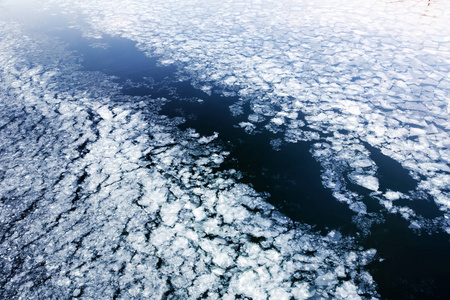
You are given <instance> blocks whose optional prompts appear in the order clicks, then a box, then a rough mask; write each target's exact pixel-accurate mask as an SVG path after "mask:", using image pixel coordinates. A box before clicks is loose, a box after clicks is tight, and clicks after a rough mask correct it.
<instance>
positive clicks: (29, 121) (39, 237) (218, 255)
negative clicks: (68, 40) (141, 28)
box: [0, 3, 377, 299]
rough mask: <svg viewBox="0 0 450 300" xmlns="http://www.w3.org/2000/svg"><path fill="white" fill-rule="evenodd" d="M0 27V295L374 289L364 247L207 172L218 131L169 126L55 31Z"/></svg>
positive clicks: (361, 292)
mask: <svg viewBox="0 0 450 300" xmlns="http://www.w3.org/2000/svg"><path fill="white" fill-rule="evenodd" d="M130 7H133V5H132V4H131V3H130ZM135 8H138V7H135ZM156 8H157V6H156ZM1 18H4V17H3V16H2V17H1ZM173 20H174V22H175V19H173ZM116 25H117V26H115V27H114V29H119V28H120V26H125V25H126V26H127V27H128V26H131V25H132V22H131V23H130V20H128V19H124V20H123V21H122V22H121V23H120V24H116ZM0 36H2V38H1V40H0V66H1V68H0V108H1V109H0V122H1V125H0V141H1V143H0V153H1V156H0V176H1V177H0V178H1V180H0V199H1V200H0V224H1V225H0V285H1V289H0V297H1V298H5V299H6V298H8V299H11V298H12V299H15V298H16V299H20V298H38V299H47V298H48V299H51V298H67V297H74V298H86V299H90V298H95V299H102V298H117V299H119V298H120V299H130V298H137V299H140V298H147V299H162V298H167V297H168V298H173V299H198V298H208V299H236V298H239V297H247V298H252V299H291V298H292V297H294V298H295V299H307V298H310V297H317V298H329V297H332V298H337V299H349V298H354V299H362V298H369V299H370V298H375V297H376V296H377V293H376V284H375V283H374V282H373V279H372V277H371V276H370V274H369V273H368V272H367V271H366V270H365V267H364V266H365V265H367V264H368V263H369V262H370V260H371V259H372V258H373V257H374V256H375V254H376V253H375V251H374V250H363V249H361V248H360V247H357V246H356V245H354V244H353V242H352V241H351V240H350V239H348V238H346V237H343V236H342V235H340V234H339V233H338V232H336V231H332V232H330V233H329V234H328V235H327V236H322V235H320V234H318V233H315V232H314V231H312V230H311V229H310V228H309V227H308V226H306V225H302V224H298V223H293V222H292V221H290V220H289V219H287V218H286V217H284V216H283V215H281V214H280V213H279V212H278V211H277V210H276V209H274V207H272V206H271V205H269V204H268V203H266V202H265V201H264V198H263V197H262V195H260V194H258V193H257V192H255V191H254V190H253V189H252V188H251V187H249V186H248V185H245V184H241V183H239V182H238V180H237V179H236V178H235V177H234V176H233V174H234V173H235V171H233V170H228V171H227V170H223V171H218V170H217V166H218V165H219V164H220V163H221V162H222V161H223V159H224V157H226V156H227V155H228V153H227V152H226V151H223V150H222V148H221V147H220V146H219V145H218V144H217V143H215V142H214V140H215V139H216V138H217V137H218V135H217V134H213V135H212V136H209V137H206V136H201V135H199V134H198V133H196V132H195V131H194V130H186V131H180V130H179V129H178V128H177V127H176V124H177V121H174V120H171V119H169V118H167V117H165V116H162V115H159V113H158V111H159V109H160V107H161V105H162V104H163V103H164V102H165V99H151V98H149V97H128V96H124V95H121V94H120V86H119V85H118V84H116V83H114V82H113V81H112V80H111V78H109V77H107V76H105V75H103V74H101V73H99V72H87V71H81V70H80V67H79V66H78V65H77V64H76V57H75V56H74V55H73V54H72V53H70V52H68V51H66V50H65V49H64V48H63V46H61V45H60V44H59V43H58V42H57V41H55V40H53V39H50V38H48V37H45V36H37V37H36V36H34V35H32V34H30V35H24V32H23V31H22V30H21V28H20V26H18V25H16V24H15V23H13V22H11V21H10V20H7V21H5V20H3V19H0ZM371 184H372V183H371Z"/></svg>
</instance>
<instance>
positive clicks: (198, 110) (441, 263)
mask: <svg viewBox="0 0 450 300" xmlns="http://www.w3.org/2000/svg"><path fill="white" fill-rule="evenodd" d="M52 18H53V19H52ZM41 25H42V27H41V28H40V29H39V30H44V31H46V32H47V33H50V34H52V35H54V36H57V37H59V38H60V39H61V40H63V41H65V42H67V43H68V45H69V46H68V47H69V49H71V50H76V51H77V52H78V54H79V55H81V56H82V57H83V63H82V65H83V68H84V69H85V70H94V71H101V72H104V73H106V74H108V75H114V76H117V81H118V82H120V83H122V84H125V88H124V89H123V91H122V92H123V93H124V94H127V95H148V96H151V97H165V98H167V99H169V100H171V102H169V103H168V104H166V105H165V106H164V107H163V110H162V112H161V113H162V114H166V115H168V116H169V117H178V116H182V117H184V118H185V119H186V122H185V123H183V124H182V125H180V127H181V128H182V129H185V128H194V129H195V130H196V131H197V132H199V133H200V134H202V135H211V134H213V133H214V132H218V133H219V142H220V143H221V144H222V145H223V147H225V149H226V150H228V151H230V153H231V154H230V157H229V158H228V159H227V161H226V162H225V163H224V164H223V166H222V168H234V169H236V170H238V171H240V172H241V173H242V181H243V182H245V183H248V184H250V185H252V186H253V187H254V188H255V189H256V190H257V191H259V192H267V193H269V194H270V196H269V198H268V201H269V202H270V203H271V204H273V205H274V206H275V207H277V208H278V209H279V210H280V211H281V212H283V213H284V214H285V215H287V216H288V217H290V218H291V219H293V220H295V221H299V222H302V223H307V224H310V225H313V226H314V227H315V228H316V229H317V230H319V231H321V232H323V233H326V232H327V231H329V230H332V229H338V230H340V231H341V232H342V233H344V234H347V235H351V236H354V237H355V239H356V240H357V242H358V244H360V245H361V246H363V247H364V248H372V247H373V248H375V249H376V250H377V251H378V255H379V258H382V259H380V260H377V261H375V262H373V263H371V264H370V266H369V269H370V271H371V274H372V275H373V277H374V279H375V281H376V282H377V283H378V285H379V289H378V290H379V293H380V294H381V296H382V298H386V299H450V285H449V284H448V279H449V278H450V271H449V270H450V259H449V254H450V243H449V240H448V235H446V234H443V233H433V234H431V235H428V234H422V235H418V234H416V233H414V232H413V231H412V230H411V229H409V228H408V226H409V223H408V222H406V221H405V220H403V219H401V218H400V217H399V216H397V215H392V214H385V213H383V214H382V217H383V219H384V222H383V223H381V224H373V226H372V227H371V229H370V234H364V233H363V232H362V231H361V230H360V229H359V228H358V226H357V225H356V224H355V223H354V222H352V218H353V217H355V213H353V212H352V211H351V210H349V209H348V207H347V205H344V204H341V203H339V202H338V201H336V200H335V199H334V198H333V197H332V195H331V192H330V190H328V189H325V188H323V186H322V183H321V178H320V172H321V168H320V165H319V163H318V162H316V160H314V159H313V158H312V156H311V154H310V152H309V151H310V146H311V145H310V143H297V144H286V145H283V146H282V147H281V150H280V151H275V150H274V149H273V148H272V146H271V145H270V140H272V139H274V138H277V137H278V136H277V135H276V134H273V133H270V132H267V131H263V132H261V133H258V134H255V135H250V134H247V133H245V132H244V130H243V129H242V128H237V127H236V125H237V124H238V123H239V122H241V121H245V120H246V115H247V113H248V107H245V106H244V108H245V109H246V110H247V111H244V114H243V115H242V116H238V117H233V116H232V114H231V113H230V110H229V106H230V105H231V104H233V103H235V102H237V101H238V100H239V99H237V98H235V97H223V96H221V95H220V94H219V93H213V94H212V95H208V94H206V93H204V92H202V91H201V90H198V89H196V88H194V87H193V86H192V84H191V83H190V82H189V81H181V82H180V81H178V78H177V76H176V71H177V69H176V67H174V66H172V67H161V66H158V63H157V58H149V57H147V56H145V55H144V54H143V53H142V52H140V51H139V50H137V48H136V47H135V43H134V42H131V41H129V40H126V39H122V38H117V37H105V38H104V39H102V40H99V41H96V40H86V39H83V38H82V36H81V33H80V32H79V31H78V30H75V29H67V28H66V27H65V26H66V24H65V23H64V20H62V19H59V18H57V17H48V18H46V19H45V22H43V23H42V24H41ZM35 30H36V29H35ZM95 42H101V43H105V44H106V45H107V46H108V47H106V48H101V47H99V48H93V47H91V46H90V45H91V44H93V43H95ZM149 78H151V79H149ZM196 99H202V100H203V101H202V102H199V101H197V100H196ZM366 147H367V148H368V149H369V151H370V152H371V157H372V159H373V160H374V161H375V162H376V164H377V166H378V167H379V170H378V177H379V180H380V187H381V188H382V189H386V188H389V189H392V190H397V191H402V192H405V193H408V192H409V191H411V190H414V189H415V187H416V185H417V183H416V182H415V180H413V179H412V178H411V177H410V176H409V174H408V172H407V171H406V170H405V169H403V168H402V167H401V165H400V164H399V163H397V162H396V161H394V160H392V159H391V158H389V157H386V156H384V155H383V154H382V153H381V152H380V151H379V150H377V149H375V148H373V147H370V146H369V145H366ZM350 188H351V189H352V190H354V191H356V192H358V193H359V194H360V195H364V196H365V198H364V200H363V201H364V202H365V204H366V205H367V206H368V210H369V211H373V212H379V211H380V209H381V207H380V205H379V204H378V203H377V202H375V201H374V200H373V199H372V198H371V197H370V196H369V195H368V191H367V190H365V189H364V188H361V187H357V186H351V185H350ZM407 202H408V201H407ZM404 204H405V205H408V206H410V207H413V208H414V209H415V210H416V211H418V212H420V213H421V214H422V215H424V216H425V217H429V218H432V217H436V216H440V215H441V213H440V212H439V210H438V209H437V207H436V206H435V204H434V203H433V202H432V201H430V199H422V200H420V201H419V200H418V201H414V202H413V201H409V202H408V203H404Z"/></svg>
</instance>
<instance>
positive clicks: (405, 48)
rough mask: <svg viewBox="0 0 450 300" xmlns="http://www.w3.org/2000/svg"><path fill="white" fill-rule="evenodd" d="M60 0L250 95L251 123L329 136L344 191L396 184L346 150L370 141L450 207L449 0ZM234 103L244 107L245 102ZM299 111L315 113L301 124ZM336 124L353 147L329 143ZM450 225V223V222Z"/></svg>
mask: <svg viewBox="0 0 450 300" xmlns="http://www.w3.org/2000/svg"><path fill="white" fill-rule="evenodd" d="M49 3H57V4H59V5H60V7H62V8H63V9H65V10H66V12H70V13H71V14H81V15H82V16H83V17H84V18H85V20H86V21H87V23H88V24H89V26H87V27H89V28H87V27H86V28H83V30H86V31H92V32H97V33H104V34H109V35H113V36H114V35H120V36H122V37H125V38H128V39H132V40H134V41H137V42H138V43H139V49H141V50H143V51H145V52H146V53H147V54H149V55H157V56H161V57H162V58H161V61H162V62H169V63H171V64H177V65H178V67H179V68H180V70H182V72H184V73H186V74H187V75H188V76H190V77H191V78H193V79H194V80H196V81H199V82H202V83H201V84H202V85H203V86H220V87H221V88H222V89H223V91H222V92H223V94H224V95H237V96H239V97H241V99H242V101H247V102H249V103H250V107H251V109H252V110H253V111H252V112H251V114H250V115H249V119H248V120H249V123H253V125H254V126H255V128H253V126H251V125H250V124H247V123H241V124H240V126H241V127H242V128H243V129H244V130H245V131H247V132H249V133H254V132H255V131H258V130H259V129H260V128H261V129H264V128H266V129H267V130H269V131H271V132H274V133H280V132H283V133H285V135H286V138H285V141H286V142H294V143H295V142H302V141H317V140H319V141H318V143H319V144H315V145H314V146H313V147H312V150H311V151H312V153H313V155H314V157H315V158H316V159H317V160H318V161H319V162H320V164H321V165H322V167H323V168H324V169H323V176H322V177H323V180H324V185H325V186H327V187H329V188H331V189H332V190H333V194H334V195H336V199H337V200H339V201H344V202H347V203H349V205H351V204H352V203H356V202H358V201H359V200H356V199H357V198H358V197H357V195H356V196H355V195H353V194H354V193H355V192H354V191H353V190H352V187H351V186H350V184H351V183H352V184H357V185H359V186H362V187H365V188H367V189H368V190H371V191H379V192H381V193H383V192H386V190H383V189H385V188H384V187H382V186H380V185H379V184H378V183H377V179H376V178H377V173H376V172H377V168H376V165H373V162H371V166H368V167H358V166H356V167H355V166H354V165H353V164H352V161H353V159H352V158H350V157H348V156H346V155H345V154H350V153H352V152H354V150H353V149H354V148H358V149H359V148H360V147H362V148H366V147H365V145H364V143H368V144H369V145H371V146H372V147H375V148H377V149H379V150H381V152H382V153H383V154H384V155H386V156H388V157H391V158H393V159H395V160H396V161H397V162H399V163H401V165H402V166H403V168H405V169H407V170H408V171H409V173H410V176H412V177H413V178H414V179H415V180H417V181H418V187H417V189H418V190H421V191H425V192H426V193H427V194H428V195H429V196H430V197H432V198H433V199H434V201H435V203H436V204H437V205H438V206H439V208H440V209H441V211H442V214H445V215H446V216H448V214H449V213H450V202H449V198H450V194H449V193H450V186H449V182H450V181H449V180H448V176H449V171H448V170H447V169H448V166H449V164H450V158H449V157H450V154H449V147H448V145H449V143H450V135H449V125H448V124H449V110H450V105H449V101H448V98H449V93H450V90H449V87H450V77H449V76H448V74H449V69H450V65H449V64H450V63H449V61H448V56H449V49H450V46H449V43H450V41H449V39H448V36H449V31H448V28H450V24H449V22H450V21H449V20H450V6H449V5H448V4H447V3H446V1H432V3H430V5H428V3H427V2H426V1H396V2H395V1H387V0H382V1H378V0H370V1H364V2H361V1H356V2H355V1H350V0H338V1H325V0H319V1H314V2H311V1H295V2H293V1H288V0H286V1H263V2H251V3H248V1H231V2H223V1H208V2H198V1H183V2H182V3H180V2H179V1H167V0H164V1H152V4H151V5H149V4H148V2H146V1H143V0H132V1H127V2H120V1H117V3H115V5H111V4H110V2H109V1H95V2H92V1H84V0H77V1H73V2H71V3H70V5H68V4H67V3H66V2H64V1H58V0H55V1H50V2H49ZM48 5H50V4H48ZM263 24H264V25H263ZM231 109H232V112H233V114H234V115H240V114H243V110H242V105H237V106H236V105H235V106H232V107H231ZM299 113H301V114H302V115H303V116H304V121H306V124H305V126H304V127H302V128H295V127H292V126H291V125H290V124H291V123H290V120H295V119H296V116H297V114H299ZM263 118H267V122H264V120H263ZM259 123H260V124H259ZM341 131H345V132H348V133H349V134H348V135H345V134H344V135H338V134H337V133H339V132H341ZM330 135H332V136H333V138H332V139H333V141H332V143H333V144H342V145H343V148H342V151H341V150H333V149H332V148H330V149H326V150H325V148H324V147H325V144H329V143H330V142H331V140H330V137H329V136H330ZM319 148H322V150H320V151H319ZM321 151H322V152H321ZM323 151H325V152H323ZM358 151H359V152H360V153H361V155H363V156H366V159H364V160H365V161H370V157H368V155H367V151H365V150H358ZM319 153H326V155H319ZM359 159H360V158H359V157H358V158H357V160H358V161H359ZM336 165H337V166H339V167H336ZM336 168H338V169H339V170H336ZM347 172H349V173H350V174H351V175H350V176H347V177H342V174H343V173H347ZM380 189H381V190H380ZM372 199H374V200H376V199H378V198H374V197H372ZM355 201H356V202H355ZM380 201H383V200H380ZM415 201H421V200H420V199H415ZM392 212H393V211H392ZM417 213H419V212H417ZM442 220H444V219H442ZM439 227H441V228H443V229H445V230H450V227H449V225H448V224H447V223H445V222H444V223H441V224H440V225H439Z"/></svg>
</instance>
